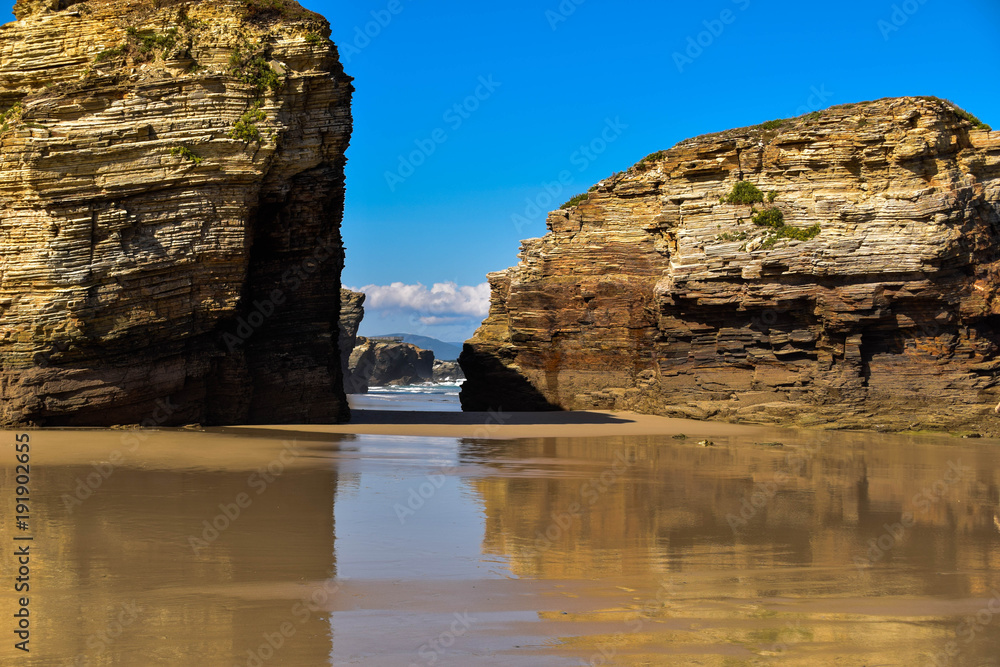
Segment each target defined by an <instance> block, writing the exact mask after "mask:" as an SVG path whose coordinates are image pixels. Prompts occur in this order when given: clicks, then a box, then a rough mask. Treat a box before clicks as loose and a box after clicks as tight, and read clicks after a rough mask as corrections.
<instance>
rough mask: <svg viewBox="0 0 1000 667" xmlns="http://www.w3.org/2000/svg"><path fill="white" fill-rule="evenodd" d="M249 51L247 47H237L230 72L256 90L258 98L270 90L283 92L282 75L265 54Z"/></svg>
mask: <svg viewBox="0 0 1000 667" xmlns="http://www.w3.org/2000/svg"><path fill="white" fill-rule="evenodd" d="M245 49H248V47H247V46H246V45H244V46H243V47H237V48H236V50H235V51H233V53H232V54H231V55H230V56H229V71H230V73H231V74H232V75H233V76H235V77H236V78H237V79H239V80H240V81H242V82H243V83H245V84H247V85H248V86H250V87H251V88H253V90H254V94H255V96H257V97H260V96H261V95H263V94H264V93H265V92H266V91H268V90H270V91H271V92H273V93H277V92H278V91H279V90H281V83H282V80H281V75H280V74H278V73H277V72H276V71H275V70H274V68H273V67H271V64H270V63H269V62H268V59H267V57H266V55H265V54H264V52H262V51H260V50H259V49H253V50H252V51H248V50H245Z"/></svg>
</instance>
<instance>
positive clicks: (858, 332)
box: [461, 98, 1000, 432]
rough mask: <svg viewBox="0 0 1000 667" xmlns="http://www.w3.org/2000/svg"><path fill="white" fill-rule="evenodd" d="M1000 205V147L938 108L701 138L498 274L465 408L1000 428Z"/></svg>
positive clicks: (846, 112)
mask: <svg viewBox="0 0 1000 667" xmlns="http://www.w3.org/2000/svg"><path fill="white" fill-rule="evenodd" d="M741 179H743V180H746V181H748V182H750V183H753V184H755V185H756V186H757V187H758V188H759V190H760V191H761V192H762V194H764V195H767V194H768V193H772V192H773V193H774V200H773V203H771V204H769V203H768V202H767V199H766V198H765V201H763V202H760V203H756V204H754V209H756V211H757V212H762V211H763V210H765V209H767V208H769V207H774V208H777V209H778V210H780V211H781V212H782V214H783V217H784V222H785V224H786V226H787V227H789V228H795V229H798V230H800V231H799V232H798V233H799V234H800V235H801V234H802V233H803V232H807V231H808V230H809V229H810V228H811V227H812V226H814V225H819V234H818V235H817V236H815V237H814V238H811V239H807V240H794V239H788V238H780V237H778V236H777V235H776V233H775V230H769V229H768V228H766V227H762V226H758V225H756V224H754V223H753V222H752V221H751V218H752V217H753V214H754V213H753V211H752V209H751V206H749V205H741V204H731V203H723V202H721V201H720V199H721V198H723V197H725V196H726V195H728V194H729V193H731V192H732V189H733V187H734V185H735V184H736V183H737V182H738V181H740V180H741ZM998 207H1000V133H997V132H989V131H985V130H981V129H975V128H974V127H973V126H972V124H971V123H969V122H967V121H965V120H963V119H962V118H960V117H959V116H958V115H956V113H955V112H954V111H953V107H951V106H950V105H949V104H947V103H944V102H942V101H939V100H935V99H924V98H920V99H917V98H904V99H887V100H881V101H878V102H872V103H865V104H857V105H847V106H842V107H835V108H832V109H829V110H827V111H825V112H822V113H818V114H812V115H810V116H806V117H803V118H800V119H795V120H790V121H786V122H785V123H783V124H782V125H781V126H780V127H777V128H775V127H769V125H765V126H758V127H757V128H748V129H743V130H733V131H730V132H724V133H721V134H715V135H708V136H704V137H699V138H696V139H691V140H688V141H684V142H682V143H680V144H678V145H677V146H676V147H674V148H673V149H671V150H669V151H665V152H662V153H660V154H656V155H654V156H651V157H650V158H649V159H647V160H646V161H644V163H640V164H639V165H636V166H635V167H633V168H632V169H630V170H629V171H628V172H626V173H624V174H619V175H616V176H614V177H612V178H610V179H607V180H605V181H603V182H601V183H599V184H598V185H597V186H595V188H594V189H592V191H591V192H590V193H589V197H588V198H587V200H586V201H584V202H583V203H581V204H580V205H579V206H576V207H574V208H571V209H568V210H560V211H555V212H553V213H552V214H550V216H549V218H548V228H549V230H550V231H549V233H548V234H547V235H546V236H545V237H543V238H541V239H532V240H529V241H525V242H524V244H523V246H522V251H521V254H520V260H521V261H520V263H519V264H518V265H517V266H516V267H513V268H510V269H507V270H506V271H503V272H499V273H495V274H491V275H490V277H489V278H490V283H491V285H492V288H493V295H492V307H491V311H490V315H489V317H488V319H487V320H486V321H485V322H484V323H483V325H482V327H481V328H480V329H479V330H478V331H477V332H476V334H475V337H474V338H472V339H471V340H470V341H468V342H467V343H466V346H465V351H464V352H463V355H462V358H461V363H462V366H463V368H464V370H465V373H466V375H467V376H468V378H469V380H468V382H466V384H465V385H464V387H463V391H462V401H463V406H464V407H465V409H469V410H483V409H487V408H502V409H505V410H517V409H559V408H565V409H585V408H605V409H627V410H636V411H640V412H648V413H657V414H665V415H676V416H689V417H696V418H719V419H728V420H738V421H749V422H772V423H785V424H798V425H821V424H822V425H829V426H833V427H862V428H885V429H905V428H910V427H914V428H925V427H930V428H959V427H968V428H971V429H975V430H979V431H981V432H997V431H998V430H1000V429H998V428H997V424H996V423H995V422H994V421H993V420H994V416H993V414H992V408H993V405H994V404H995V403H996V401H997V393H998V392H997V389H996V385H997V380H996V375H997V370H998V369H1000V358H998V353H1000V317H998V315H1000V301H998V298H997V288H998V287H1000V264H998V259H1000V243H998V241H1000V210H998ZM805 236H809V234H805Z"/></svg>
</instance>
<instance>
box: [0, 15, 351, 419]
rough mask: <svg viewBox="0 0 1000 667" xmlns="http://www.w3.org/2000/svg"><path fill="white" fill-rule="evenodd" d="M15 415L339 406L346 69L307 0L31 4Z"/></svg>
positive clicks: (9, 100) (1, 57)
mask: <svg viewBox="0 0 1000 667" xmlns="http://www.w3.org/2000/svg"><path fill="white" fill-rule="evenodd" d="M14 11H15V15H16V17H17V19H18V20H17V21H16V22H14V23H9V24H7V25H4V26H2V27H0V231H2V233H0V423H2V424H5V425H9V424H17V423H34V424H38V425H49V426H54V425H77V426H81V425H88V426H104V425H112V424H130V423H144V424H157V425H170V424H185V423H191V422H201V423H206V424H237V423H261V422H275V423H278V422H328V421H338V420H344V419H346V418H347V417H348V415H349V412H348V408H347V403H346V399H345V396H344V393H343V386H342V379H341V371H340V368H341V366H340V358H339V354H338V349H337V338H338V331H337V321H338V319H339V316H340V313H339V310H340V304H339V299H338V295H339V293H340V272H341V269H342V266H343V247H342V243H341V236H340V220H341V216H342V212H343V204H344V164H345V157H344V152H345V150H346V149H347V146H348V143H349V141H350V137H351V129H352V120H351V95H352V92H353V87H352V84H351V78H350V77H349V76H347V75H346V74H345V73H344V70H343V68H342V67H341V65H340V63H339V61H338V55H337V49H336V47H335V46H334V45H333V43H332V42H330V40H329V34H330V29H329V24H328V23H327V21H326V20H325V19H324V18H323V17H322V16H320V15H318V14H315V13H313V12H309V11H307V10H304V9H303V8H302V7H300V6H299V5H298V4H297V3H295V2H294V1H292V0H280V2H261V1H260V0H236V1H233V2H199V1H187V2H177V1H175V0H163V1H160V2H145V1H139V0H90V1H89V2H85V3H78V2H72V1H71V0H60V1H44V2H42V1H33V0H18V2H17V5H16V6H15V9H14Z"/></svg>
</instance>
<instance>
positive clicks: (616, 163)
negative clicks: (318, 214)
mask: <svg viewBox="0 0 1000 667" xmlns="http://www.w3.org/2000/svg"><path fill="white" fill-rule="evenodd" d="M303 4H304V5H306V6H307V7H309V8H310V9H313V10H315V11H318V12H320V13H322V14H323V15H325V16H326V17H327V18H328V19H329V20H330V23H331V25H332V28H333V35H332V37H333V39H334V41H335V42H336V43H337V45H338V47H340V50H341V54H342V60H343V61H344V65H345V68H346V70H347V72H348V73H349V74H350V75H352V76H353V77H355V86H356V88H357V92H356V94H355V98H354V122H355V131H354V138H353V141H352V146H351V148H350V150H349V152H348V158H349V163H348V170H347V211H346V215H345V218H344V224H343V234H344V239H345V243H346V246H347V268H346V270H345V272H344V283H345V284H346V285H352V286H355V287H360V286H364V285H380V286H388V285H390V284H391V283H394V282H398V283H403V284H405V285H407V286H413V285H416V284H418V283H419V284H422V285H425V286H426V287H427V288H428V291H427V293H426V294H423V295H422V296H421V293H419V291H414V288H412V287H409V288H407V289H406V291H405V294H406V295H407V296H406V297H405V298H406V299H413V300H414V301H413V305H414V307H413V308H406V307H403V306H399V305H398V304H399V303H401V302H403V301H405V299H404V298H402V297H397V295H399V294H402V293H403V292H401V291H400V289H393V288H386V289H383V290H381V291H380V292H379V298H378V299H377V300H378V301H379V302H380V303H383V304H384V307H382V308H378V307H373V306H374V305H375V304H374V301H375V299H371V301H372V303H370V305H369V311H368V312H369V314H368V316H367V317H366V322H365V324H364V325H363V327H362V331H363V332H366V333H369V334H371V333H388V332H389V331H390V330H394V331H410V332H413V333H422V334H424V335H431V336H435V337H438V338H444V339H447V340H461V339H463V338H465V337H467V336H468V335H469V334H471V332H472V329H473V328H474V327H475V325H476V323H477V321H478V319H479V317H478V316H470V315H469V312H471V310H470V308H471V309H472V310H474V308H472V307H471V306H470V302H469V300H470V298H471V299H473V300H475V299H477V298H478V299H481V297H482V294H483V293H482V291H479V292H475V291H474V290H471V289H468V290H465V291H464V292H463V291H462V290H461V289H459V288H455V289H454V290H453V291H454V294H450V293H448V290H447V289H445V290H444V291H443V292H442V291H441V290H439V294H438V295H437V297H440V298H436V297H435V296H434V295H431V294H430V292H429V289H430V288H431V286H432V285H433V284H435V283H456V284H457V285H458V286H460V287H461V286H469V287H471V286H476V285H479V284H481V283H482V282H483V281H484V280H485V275H486V273H487V272H489V271H496V270H499V269H503V268H505V267H507V266H510V265H512V264H514V263H515V262H516V254H517V250H518V246H519V241H520V239H523V238H530V237H533V236H540V235H542V234H544V232H545V226H544V218H545V215H544V210H543V211H541V212H536V211H533V210H531V208H530V202H531V200H539V198H540V201H541V202H542V203H543V204H545V203H546V202H548V201H551V203H549V204H547V205H544V206H542V207H541V208H542V209H547V208H556V207H558V206H559V204H561V203H562V202H563V201H565V200H566V199H568V198H569V197H570V196H571V195H574V194H576V193H578V192H583V191H585V190H586V189H587V188H588V187H589V186H590V185H591V184H593V183H594V182H596V181H598V180H600V179H602V178H604V177H606V176H608V175H610V174H611V173H613V172H615V171H620V170H622V169H625V168H626V167H628V166H630V165H631V164H633V163H634V162H636V161H637V160H639V159H640V158H642V157H643V156H645V155H647V154H649V153H652V152H654V151H656V150H660V149H664V148H669V147H670V146H672V145H674V144H675V143H677V142H678V141H680V140H682V139H685V138H687V137H691V136H696V135H699V134H703V133H706V132H714V131H719V130H723V129H727V128H730V127H739V126H744V125H750V124H755V123H759V122H762V121H765V120H770V119H774V118H783V117H788V116H795V115H799V114H801V113H803V112H805V111H807V110H810V109H811V108H822V107H826V106H830V105H834V104H844V103H847V102H858V101H862V100H869V99H877V98H880V97H887V96H897V95H936V96H939V97H945V98H949V99H951V100H953V101H955V102H956V103H958V104H959V105H961V106H962V107H964V108H966V109H968V110H969V111H971V112H972V113H974V114H976V115H978V116H979V117H980V118H982V119H983V120H984V121H986V122H987V123H990V124H992V125H993V126H995V127H997V128H998V129H1000V90H998V88H997V86H996V80H995V79H996V76H995V73H996V67H997V63H1000V3H997V2H996V0H949V1H945V0H907V1H905V2H898V1H885V2H883V1H880V0H874V1H873V0H843V1H842V2H836V3H808V2H789V1H779V0H771V1H767V0H711V1H708V2H699V3H685V2H662V1H660V0H638V1H632V2H629V1H627V0H625V1H623V0H619V1H617V2H612V1H611V0H562V2H561V1H560V0H548V1H546V0H507V1H506V2H504V3H478V2H469V1H468V0H463V1H462V2H458V1H457V0H350V1H349V2H348V1H341V0H306V1H305V2H304V3H303ZM560 8H562V11H560ZM392 9H395V10H396V13H393V12H392V11H391V10H392ZM570 10H572V11H570ZM373 12H375V15H373ZM724 12H729V13H724ZM378 18H381V19H382V23H384V24H385V25H379V23H377V22H376V21H377V19H378ZM366 27H367V29H368V31H369V33H370V34H373V35H374V37H369V36H362V35H364V31H365V29H366ZM699 38H700V41H701V42H702V46H700V47H697V48H700V49H701V52H700V53H699V52H698V51H697V50H696V49H692V50H691V51H690V53H689V54H687V55H691V56H692V57H691V60H690V61H681V62H680V63H678V62H677V59H676V57H675V54H677V53H680V54H685V52H686V51H687V50H688V48H689V46H690V42H689V40H694V41H695V42H697V41H698V40H699ZM687 55H685V57H687ZM482 80H486V81H487V82H489V81H491V80H492V82H493V83H492V84H491V85H490V86H489V87H486V86H484V85H483V84H482V83H481V81H482ZM497 84H498V85H497ZM494 87H495V88H494ZM477 89H478V90H477ZM477 92H478V93H479V95H480V97H481V98H484V99H481V100H475V99H472V100H471V101H470V104H469V107H471V108H472V110H463V111H462V113H461V115H459V114H458V112H455V111H454V105H456V104H460V105H461V104H463V103H464V102H465V101H466V100H467V98H469V96H474V95H475V94H476V93H477ZM449 110H451V112H450V113H449ZM609 120H610V121H611V122H612V123H617V124H618V125H619V127H618V128H617V129H616V130H614V131H611V130H609V131H608V135H607V136H611V137H614V141H613V142H611V143H608V144H607V145H606V147H605V148H604V150H603V151H602V152H600V153H599V154H593V155H589V156H588V155H584V154H583V153H578V152H577V151H579V149H580V147H581V146H584V145H587V144H590V143H591V142H592V141H593V140H595V139H597V138H599V137H601V134H602V132H603V131H604V130H605V128H606V127H608V125H607V123H608V121H609ZM622 126H627V127H622ZM436 130H438V133H437V135H436V138H437V141H435V131H436ZM418 141H421V142H424V143H423V146H424V149H423V153H424V155H418V156H417V158H418V161H419V160H420V158H421V157H423V160H422V162H423V163H422V164H421V165H419V166H417V167H415V168H414V171H413V173H412V175H411V174H410V173H409V172H408V171H407V170H406V169H405V168H404V169H403V170H402V172H400V156H409V155H410V154H411V153H413V152H414V151H418V150H421V149H420V148H419V147H418V145H417V144H416V143H415V142H418ZM427 142H431V143H427ZM432 145H433V147H434V150H433V152H432V153H430V151H429V147H430V146H432ZM597 146H600V142H598V143H597ZM427 153H430V154H429V155H427ZM565 170H568V171H570V172H571V175H572V182H571V183H570V184H569V185H568V186H563V187H562V191H561V192H559V194H558V195H557V196H554V197H552V198H551V200H549V199H547V198H546V193H545V188H544V184H545V183H547V182H548V183H552V182H556V181H558V178H559V175H560V173H561V172H563V171H565ZM386 172H390V173H393V172H395V173H396V175H397V176H398V177H400V178H401V179H402V181H401V182H400V181H396V180H395V179H393V180H394V182H393V183H392V187H390V184H389V183H387V178H386ZM401 174H402V176H401ZM403 176H405V179H403V178H402V177H403ZM515 215H521V216H523V217H522V218H519V219H516V220H515V219H514V217H513V216H515ZM473 292H475V294H474V295H473V296H472V297H470V294H473ZM394 304H395V305H394ZM451 310H454V311H455V312H450V311H451ZM428 318H435V319H428ZM442 322H444V323H445V324H442ZM417 329H420V331H417Z"/></svg>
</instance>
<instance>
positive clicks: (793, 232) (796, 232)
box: [760, 225, 820, 250]
mask: <svg viewBox="0 0 1000 667" xmlns="http://www.w3.org/2000/svg"><path fill="white" fill-rule="evenodd" d="M819 232H820V229H819V225H813V226H812V227H806V228H805V229H802V228H800V227H788V226H786V225H783V226H781V227H778V228H777V229H776V230H774V232H772V233H769V234H768V235H767V237H766V238H765V239H764V242H763V243H762V244H761V246H760V247H761V248H764V249H765V250H770V249H771V248H773V247H774V246H775V244H776V243H777V242H778V241H781V240H784V239H788V240H792V241H809V240H810V239H814V238H816V237H817V236H819Z"/></svg>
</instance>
